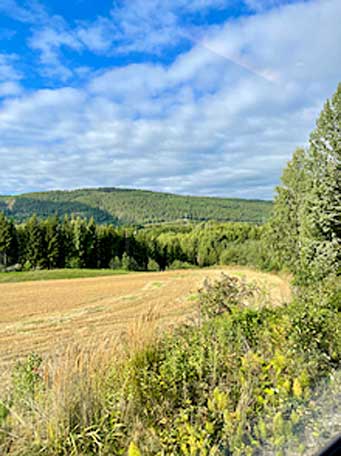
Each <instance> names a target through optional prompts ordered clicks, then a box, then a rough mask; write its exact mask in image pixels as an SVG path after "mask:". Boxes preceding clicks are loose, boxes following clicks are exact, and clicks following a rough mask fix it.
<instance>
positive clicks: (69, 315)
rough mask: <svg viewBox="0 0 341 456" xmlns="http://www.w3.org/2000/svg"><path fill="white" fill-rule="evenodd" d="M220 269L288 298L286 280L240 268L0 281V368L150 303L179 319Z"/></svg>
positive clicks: (117, 327) (117, 323) (98, 334)
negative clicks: (47, 279) (200, 289)
mask: <svg viewBox="0 0 341 456" xmlns="http://www.w3.org/2000/svg"><path fill="white" fill-rule="evenodd" d="M221 272H225V273H230V274H232V275H237V276H239V277H240V276H245V278H246V280H248V281H256V282H257V283H258V284H259V285H261V286H264V287H265V288H266V289H267V291H268V293H269V294H270V296H271V301H272V302H273V303H274V305H280V304H281V303H283V302H285V301H288V300H289V299H290V288H289V285H288V282H287V281H286V280H285V279H283V278H281V277H279V276H277V275H274V274H267V273H261V272H256V271H252V270H249V269H246V268H241V267H235V268H229V267H224V268H214V269H193V270H181V271H168V272H162V273H136V274H129V275H122V276H110V277H96V278H86V279H69V280H49V281H41V282H22V283H6V284H0V367H1V370H4V369H6V367H8V366H9V365H11V364H12V362H13V361H14V360H16V359H18V358H20V357H22V356H24V355H26V354H28V353H30V352H32V351H35V352H38V353H40V354H47V353H53V352H56V351H57V350H59V349H63V348H65V347H67V346H68V345H70V344H71V343H73V342H78V343H81V344H84V345H86V344H87V342H88V341H89V340H92V341H93V340H94V338H96V340H97V339H98V341H100V339H103V338H104V337H106V336H108V335H113V334H117V335H119V334H120V332H122V331H124V330H125V329H126V328H127V327H128V326H129V324H131V322H133V321H134V320H136V319H137V318H138V317H140V316H141V315H143V314H144V313H146V312H147V311H148V309H151V308H152V309H153V312H154V313H156V314H157V315H158V316H159V318H160V321H161V322H164V323H168V322H170V323H173V322H174V323H177V322H179V321H181V320H183V319H184V318H185V317H187V316H189V315H190V314H191V313H193V311H194V310H195V308H196V294H197V291H198V289H199V288H200V286H201V285H202V283H203V280H204V279H205V277H209V278H217V277H219V275H220V274H221Z"/></svg>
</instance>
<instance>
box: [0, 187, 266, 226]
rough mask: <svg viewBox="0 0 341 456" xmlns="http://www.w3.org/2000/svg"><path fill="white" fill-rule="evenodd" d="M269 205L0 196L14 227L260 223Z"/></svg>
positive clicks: (98, 195) (125, 195)
mask: <svg viewBox="0 0 341 456" xmlns="http://www.w3.org/2000/svg"><path fill="white" fill-rule="evenodd" d="M271 210H272V203H271V202H270V201H262V200H244V199H233V198H231V199H230V198H210V197H195V196H180V195H173V194H167V193H157V192H150V191H143V190H128V189H116V188H98V189H83V190H73V191H51V192H44V193H29V194H25V195H19V196H0V211H2V212H4V214H5V215H6V216H8V217H11V218H13V219H14V221H15V222H19V223H20V222H24V221H27V220H28V219H29V218H30V217H31V216H32V215H33V214H36V215H37V217H38V218H39V219H45V218H47V217H49V216H53V215H58V216H59V217H64V216H65V215H70V214H75V215H76V216H80V217H82V218H87V219H90V218H91V217H93V218H94V221H95V222H96V223H98V224H112V225H115V226H122V225H134V226H136V225H147V224H153V223H164V222H174V221H180V220H190V221H195V222H202V221H208V220H215V221H220V222H227V221H234V222H250V223H264V222H265V221H267V220H268V219H269V217H270V213H271Z"/></svg>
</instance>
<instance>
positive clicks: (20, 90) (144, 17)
mask: <svg viewBox="0 0 341 456" xmlns="http://www.w3.org/2000/svg"><path fill="white" fill-rule="evenodd" d="M340 21H341V2H340V0H307V1H302V0H301V1H294V0H291V1H289V0H287V1H285V0H243V1H237V0H192V1H187V0H129V1H126V0H116V1H112V0H101V1H99V2H94V1H93V0H68V1H66V0H45V1H38V0H30V1H25V0H21V1H19V0H0V165H1V166H0V193H1V194H14V193H21V192H26V191H35V190H37V191H38V190H39V191H40V190H49V189H71V188H79V187H93V186H95V187H98V186H110V187H113V186H119V187H130V188H144V189H151V190H159V191H167V192H176V193H182V194H193V195H216V196H234V197H246V198H272V196H273V191H274V188H275V186H276V185H277V184H278V182H279V177H280V174H281V169H282V167H283V166H284V165H285V163H286V162H287V160H288V159H289V158H290V156H291V154H292V152H293V151H294V149H295V148H296V147H297V146H302V145H305V144H306V143H307V140H308V136H309V132H310V131H311V129H312V128H313V127H314V123H315V119H316V117H317V115H318V113H319V111H320V110H321V108H322V106H323V103H324V101H325V99H326V98H327V97H330V96H331V95H332V93H333V92H334V90H335V89H336V86H337V83H338V82H339V81H340V80H341V27H340Z"/></svg>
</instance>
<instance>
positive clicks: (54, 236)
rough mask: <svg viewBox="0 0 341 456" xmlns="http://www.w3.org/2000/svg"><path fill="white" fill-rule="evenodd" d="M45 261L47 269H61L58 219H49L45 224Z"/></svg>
mask: <svg viewBox="0 0 341 456" xmlns="http://www.w3.org/2000/svg"><path fill="white" fill-rule="evenodd" d="M45 242H46V259H47V267H48V269H53V268H57V267H62V266H63V265H62V261H61V256H62V255H61V247H62V245H61V231H60V225H59V220H58V217H57V216H55V217H49V218H48V219H47V220H46V222H45Z"/></svg>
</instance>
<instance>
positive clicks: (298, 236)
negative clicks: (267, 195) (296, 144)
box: [269, 84, 341, 284]
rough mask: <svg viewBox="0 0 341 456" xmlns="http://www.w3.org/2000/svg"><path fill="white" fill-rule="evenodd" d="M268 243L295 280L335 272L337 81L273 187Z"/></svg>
mask: <svg viewBox="0 0 341 456" xmlns="http://www.w3.org/2000/svg"><path fill="white" fill-rule="evenodd" d="M270 226H271V227H272V230H271V232H270V237H269V241H270V244H271V243H272V244H273V247H274V254H275V256H276V257H277V259H278V261H279V263H280V264H281V265H283V266H285V267H287V268H288V269H289V270H290V271H292V272H293V273H294V274H295V277H296V282H297V283H301V284H309V283H318V282H319V281H321V280H323V279H324V278H326V277H328V276H329V275H337V274H339V273H340V264H341V263H340V260H341V84H339V86H338V88H337V91H336V93H335V94H334V96H333V98H332V100H328V101H327V102H326V104H325V106H324V108H323V110H322V112H321V114H320V116H319V118H318V120H317V124H316V128H315V130H314V131H313V132H312V133H311V136H310V145H309V148H308V149H307V150H301V149H300V150H298V151H296V153H295V154H294V156H293V159H292V161H291V162H289V164H288V166H287V168H286V169H285V170H284V173H283V177H282V186H281V187H279V188H278V189H277V197H276V199H275V204H274V215H273V218H272V220H271V222H270Z"/></svg>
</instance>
